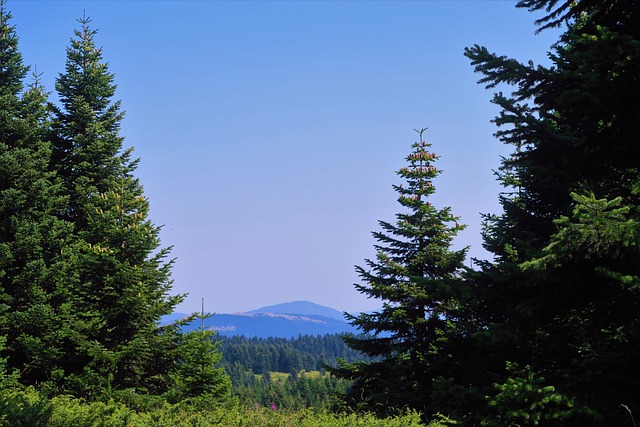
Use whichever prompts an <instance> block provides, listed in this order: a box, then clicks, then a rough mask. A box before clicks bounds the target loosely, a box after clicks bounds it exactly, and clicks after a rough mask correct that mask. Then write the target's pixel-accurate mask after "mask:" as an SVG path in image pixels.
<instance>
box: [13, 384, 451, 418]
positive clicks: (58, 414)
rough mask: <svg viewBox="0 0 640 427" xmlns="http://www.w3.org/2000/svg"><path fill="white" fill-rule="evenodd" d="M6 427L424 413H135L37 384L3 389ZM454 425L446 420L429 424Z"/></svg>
mask: <svg viewBox="0 0 640 427" xmlns="http://www.w3.org/2000/svg"><path fill="white" fill-rule="evenodd" d="M0 414H2V415H3V417H4V419H3V420H2V423H0V425H1V426H2V427H33V426H39V427H125V426H126V427H184V426H191V427H211V426H224V427H254V426H262V427H418V426H424V424H422V423H421V421H420V414H419V413H417V412H408V413H406V414H404V415H399V416H395V417H390V418H384V419H380V418H376V417H375V416H374V415H372V414H357V413H340V414H335V413H331V412H328V411H321V412H315V411H314V410H312V409H305V410H300V411H283V410H272V409H271V408H266V407H253V408H243V407H241V406H240V405H238V404H236V403H229V404H227V405H220V404H212V405H210V406H209V407H206V406H205V405H204V404H203V402H201V401H199V402H198V405H197V406H194V405H193V404H190V403H188V402H182V403H179V404H173V405H172V404H169V403H166V402H165V403H163V404H161V405H158V406H157V407H156V408H154V409H150V410H147V411H143V410H139V411H136V410H134V409H132V408H130V407H129V406H127V405H125V404H123V403H118V402H114V401H110V402H106V403H105V402H85V401H83V400H82V399H77V398H73V397H70V396H57V397H54V398H51V399H49V398H47V397H45V396H43V395H42V394H40V393H38V392H37V391H36V390H35V389H34V388H32V387H29V388H25V389H18V388H16V389H4V390H2V391H0ZM446 425H450V424H449V423H447V420H446V418H444V417H439V419H438V420H435V421H433V422H432V423H430V424H429V427H438V426H446Z"/></svg>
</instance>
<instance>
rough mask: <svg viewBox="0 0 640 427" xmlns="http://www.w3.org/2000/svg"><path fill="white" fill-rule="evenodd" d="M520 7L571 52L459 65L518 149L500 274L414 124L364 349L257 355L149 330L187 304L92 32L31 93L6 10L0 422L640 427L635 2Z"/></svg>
mask: <svg viewBox="0 0 640 427" xmlns="http://www.w3.org/2000/svg"><path fill="white" fill-rule="evenodd" d="M515 5H516V7H519V8H521V9H523V13H527V11H530V12H534V11H535V12H539V13H542V15H541V16H542V17H541V18H540V19H539V20H537V21H536V24H537V25H538V29H539V31H546V30H547V29H549V28H560V29H561V30H562V34H561V36H560V37H559V39H558V40H557V42H556V44H555V45H553V46H552V47H551V50H550V51H549V52H548V56H549V58H550V60H551V65H550V66H549V67H543V66H540V65H535V64H533V63H532V62H529V63H522V62H520V61H519V60H517V59H512V58H508V57H506V56H502V55H501V54H500V53H493V52H491V51H490V50H489V48H487V47H484V46H480V45H474V46H469V47H468V48H467V49H466V50H465V52H464V55H465V56H466V57H467V58H468V60H469V61H470V63H471V66H472V67H474V69H475V71H476V72H477V73H478V75H479V76H480V78H479V83H480V84H482V85H484V86H485V87H486V88H487V89H488V90H490V91H495V93H494V95H493V99H492V101H491V102H492V103H493V104H495V105H496V106H497V107H498V108H499V112H498V115H497V117H496V118H495V119H494V122H495V125H496V126H497V132H496V137H497V139H498V140H499V141H500V142H501V143H503V144H505V145H506V146H508V147H510V149H511V154H510V155H508V156H505V157H504V158H502V160H501V166H500V168H499V170H497V171H496V175H497V179H498V180H499V182H500V183H501V184H502V186H503V191H502V192H501V193H500V194H497V195H496V197H497V198H498V200H499V202H500V204H501V206H502V211H501V212H498V213H487V214H485V215H484V230H483V236H482V237H483V241H484V247H485V248H486V249H487V250H488V251H489V252H490V253H491V254H492V259H491V260H474V262H473V265H472V266H471V267H469V266H466V265H465V264H467V263H465V262H464V261H465V258H466V256H467V250H466V249H457V250H456V249H453V248H452V243H453V240H454V238H455V236H456V235H457V233H458V232H459V231H461V230H462V229H463V228H464V224H461V223H460V219H459V218H458V217H457V216H456V214H455V211H456V209H455V206H452V207H438V206H435V205H433V204H432V199H431V197H432V196H433V194H434V193H435V192H436V187H435V185H434V180H435V178H436V177H437V176H438V175H439V174H440V173H441V171H440V169H438V166H437V165H438V160H439V156H438V155H437V153H436V151H437V150H436V149H435V147H437V146H438V141H431V140H430V139H429V131H428V129H426V128H425V129H417V130H416V135H415V137H416V138H415V142H414V143H413V144H412V145H411V144H407V152H408V154H407V156H406V158H405V163H404V164H401V163H400V162H399V168H398V171H397V176H398V182H397V183H390V184H393V189H394V190H395V191H396V193H397V203H398V210H397V212H398V213H397V215H396V218H395V220H393V221H389V220H388V219H384V220H381V221H380V222H379V230H375V231H374V232H373V237H374V238H375V240H376V245H375V250H376V255H375V258H373V259H367V260H365V261H364V264H362V265H361V266H360V267H357V273H358V274H359V276H360V279H361V281H360V283H359V284H357V285H356V289H357V290H358V291H359V292H361V293H362V294H363V295H364V296H366V297H368V298H373V299H376V300H379V301H380V303H381V304H380V305H381V307H382V308H381V309H380V310H378V311H375V312H371V313H359V314H356V313H354V314H352V315H350V316H349V317H348V319H349V321H350V322H351V323H352V325H354V326H356V327H358V329H359V331H360V332H361V333H362V335H358V336H344V337H341V336H325V337H299V338H298V339H296V340H279V339H267V340H258V339H247V338H242V337H236V338H225V339H222V338H220V337H217V336H216V335H215V333H214V332H213V331H209V330H195V331H191V332H188V333H185V332H182V328H181V327H182V326H183V325H184V324H185V323H186V322H189V321H191V320H193V318H194V317H196V315H194V316H192V317H191V318H190V319H186V320H185V321H183V322H178V323H174V324H170V325H161V323H160V319H161V317H162V316H165V315H168V314H171V313H172V312H173V310H174V308H175V307H176V306H177V305H178V304H179V303H180V302H181V301H183V299H184V295H175V294H173V293H172V292H171V291H172V281H171V268H172V262H173V261H172V259H171V253H170V252H171V248H170V247H164V246H162V244H161V242H160V234H161V233H160V227H159V226H157V225H155V224H154V223H153V222H152V221H151V220H150V219H149V200H148V199H147V198H146V197H145V195H144V193H143V189H142V184H141V182H140V181H139V179H138V178H136V175H135V174H136V168H137V165H138V159H136V158H135V157H134V156H133V151H132V149H131V148H128V147H127V145H126V144H125V141H124V138H123V137H122V136H121V135H120V126H121V123H122V120H123V112H122V111H121V109H120V102H119V101H118V100H117V99H115V89H116V83H115V82H116V76H114V74H112V73H111V72H110V71H109V67H108V61H107V60H106V59H105V58H104V56H105V54H104V53H103V51H102V49H101V48H99V47H98V45H97V44H96V37H97V31H96V29H95V28H93V27H92V25H91V20H90V19H89V18H88V17H86V16H83V17H82V18H81V19H79V20H78V27H77V28H76V29H75V31H74V32H73V37H72V39H71V42H70V44H69V46H67V50H66V62H65V68H64V70H62V72H61V73H60V74H59V75H58V78H57V79H56V83H55V88H44V87H43V86H42V83H41V81H40V79H39V76H38V74H37V73H34V72H33V70H30V69H29V68H28V67H26V66H25V65H24V63H23V59H22V54H21V52H20V45H19V29H18V28H15V27H14V26H13V25H12V22H11V13H10V11H9V8H8V4H7V2H6V1H5V0H0V424H1V425H6V426H18V425H33V426H103V425H105V426H106V425H109V426H124V425H128V426H182V425H194V426H209V425H226V426H236V425H238V426H240V425H266V426H285V425H297V426H320V425H323V426H328V425H331V426H341V425H344V426H354V425H362V426H378V425H379V426H417V425H433V426H436V425H462V426H510V425H512V426H515V425H518V426H529V425H531V426H532V425H539V426H603V425H606V426H609V425H611V426H635V425H636V421H635V419H636V418H639V417H640V393H638V392H637V387H638V384H639V383H640V359H639V358H640V356H639V354H640V316H639V315H638V313H640V250H639V245H640V222H639V220H640V160H639V159H640V144H638V135H639V134H640V132H639V130H640V129H639V128H640V107H639V106H638V105H639V104H638V102H637V100H638V99H639V98H640V3H638V2H637V1H635V0H519V1H517V3H516V4H515ZM51 90H55V92H56V95H57V97H56V98H55V99H56V101H55V102H54V101H52V100H51V99H50V94H49V91H51ZM426 120H427V121H428V118H427V119H426ZM435 125H437V124H431V126H435ZM634 141H635V142H634ZM399 160H401V159H399ZM355 261H356V262H357V260H355ZM345 344H346V345H345Z"/></svg>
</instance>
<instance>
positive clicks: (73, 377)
mask: <svg viewBox="0 0 640 427" xmlns="http://www.w3.org/2000/svg"><path fill="white" fill-rule="evenodd" d="M79 22H80V24H81V29H80V30H77V31H76V32H75V38H74V39H72V41H71V46H70V47H69V48H68V49H67V61H66V71H65V73H63V74H61V75H60V76H59V77H58V80H57V82H56V89H57V91H58V93H59V95H60V101H61V104H62V106H61V108H57V107H56V108H54V121H53V125H52V128H53V133H54V138H53V148H54V150H53V163H52V165H53V168H54V170H55V172H56V173H57V174H58V176H59V177H60V179H61V180H62V183H63V192H64V194H65V195H66V196H67V198H68V204H67V206H66V209H65V210H64V211H63V212H62V218H63V219H65V220H66V221H68V222H69V223H71V224H73V227H74V229H73V235H72V237H71V238H70V239H69V241H68V242H67V245H66V251H67V253H66V255H67V259H66V260H65V261H66V263H65V270H64V272H63V273H64V276H63V278H62V280H61V283H60V284H59V288H58V292H59V294H60V298H61V299H62V300H63V301H64V303H63V304H62V305H61V311H63V312H64V313H65V314H66V315H67V317H66V318H65V319H66V323H65V325H64V326H65V328H67V329H65V338H66V345H65V348H64V352H65V355H64V363H62V364H61V366H60V373H61V376H62V377H61V378H58V379H57V380H55V381H54V384H53V385H54V386H55V387H56V388H57V389H59V390H65V391H69V392H72V393H74V394H77V395H82V396H85V397H91V396H95V395H96V394H98V393H100V392H101V390H112V389H129V388H130V389H135V390H138V391H141V392H145V393H146V392H149V393H161V392H164V391H165V390H166V389H167V388H168V387H169V386H170V383H169V382H168V373H169V372H168V369H170V367H171V366H172V358H174V357H176V353H175V351H174V350H175V348H176V345H177V340H178V338H179V336H178V334H177V330H176V329H175V328H170V327H167V328H160V327H158V326H157V322H158V320H159V319H160V317H161V316H162V315H165V314H169V313H171V312H172V310H173V308H174V307H175V305H176V304H177V303H179V302H180V301H181V300H182V298H183V296H180V295H178V296H169V294H168V292H169V290H170V289H171V280H170V268H171V262H170V261H169V262H166V261H165V259H166V257H167V255H168V251H169V249H168V248H160V247H159V228H158V227H156V226H155V225H154V224H152V223H151V221H149V219H148V218H147V217H148V212H149V202H148V200H147V199H146V197H145V196H144V195H143V191H142V186H141V185H140V183H139V181H138V180H137V179H136V178H135V177H134V176H133V172H134V171H135V168H136V164H137V160H131V151H132V150H131V149H128V150H123V146H122V143H123V138H122V137H121V136H119V134H118V132H119V128H120V121H121V119H122V116H123V114H122V113H121V112H120V109H119V106H120V103H119V102H113V101H112V97H113V95H114V93H115V89H116V87H115V85H114V84H113V79H114V77H113V75H112V74H110V73H109V71H108V68H107V64H106V62H104V61H103V59H102V51H101V49H99V48H97V47H96V45H95V40H94V37H95V34H96V31H95V30H92V29H91V28H90V27H89V23H90V20H89V19H87V18H83V19H81V20H80V21H79Z"/></svg>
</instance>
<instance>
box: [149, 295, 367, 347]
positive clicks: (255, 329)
mask: <svg viewBox="0 0 640 427" xmlns="http://www.w3.org/2000/svg"><path fill="white" fill-rule="evenodd" d="M186 316H187V315H186V314H182V313H173V314H171V315H169V316H165V317H164V318H163V319H162V322H163V323H164V324H166V323H170V322H172V321H176V320H178V319H181V318H184V317H186ZM204 323H205V328H207V329H213V330H216V331H218V333H219V334H220V335H224V336H234V335H242V336H246V337H257V338H268V337H274V338H296V337H298V336H300V335H326V334H339V333H344V332H351V333H357V331H356V330H355V328H353V327H352V326H351V325H349V324H348V323H347V322H346V321H345V320H344V319H343V317H342V313H341V312H340V311H338V310H335V309H333V308H329V307H324V306H321V305H318V304H314V303H311V302H308V301H295V302H290V303H284V304H278V305H273V306H269V307H262V308H258V309H256V310H252V311H250V312H247V313H233V314H214V315H213V316H211V317H209V318H207V319H205V322H204ZM201 325H202V321H201V320H199V319H197V320H195V321H194V322H192V323H191V324H189V325H187V326H186V327H185V328H184V330H187V331H188V330H193V329H197V328H199V327H201Z"/></svg>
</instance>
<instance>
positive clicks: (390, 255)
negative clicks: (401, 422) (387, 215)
mask: <svg viewBox="0 0 640 427" xmlns="http://www.w3.org/2000/svg"><path fill="white" fill-rule="evenodd" d="M517 6H518V7H521V8H526V9H529V10H531V11H544V12H545V16H544V17H543V18H541V19H540V20H538V21H537V23H538V24H539V25H540V29H541V30H544V29H545V28H549V27H558V26H562V27H563V29H564V32H563V34H562V35H561V37H560V39H559V40H558V42H557V43H556V44H555V45H554V46H552V47H551V51H550V52H549V58H550V59H551V63H552V65H551V66H550V67H543V66H535V64H533V63H532V62H530V61H529V62H528V63H527V64H524V63H521V62H519V61H517V60H515V59H510V58H507V57H504V56H499V55H497V54H494V53H491V52H490V51H489V50H488V49H487V48H485V47H482V46H478V45H476V46H473V47H470V48H467V49H466V51H465V54H466V56H467V57H468V58H469V59H470V60H471V62H472V65H473V66H474V67H475V70H476V71H477V72H479V73H481V74H482V75H483V77H482V79H481V80H480V82H481V83H483V84H486V86H487V88H498V87H500V88H503V87H511V88H512V92H511V93H510V94H505V93H503V92H498V93H496V94H495V95H494V98H493V103H495V104H496V105H497V106H499V107H500V112H499V115H498V116H497V117H496V119H495V123H496V124H497V125H498V126H499V130H498V132H497V133H496V136H497V137H498V139H499V140H500V141H501V142H503V143H505V144H507V145H509V146H511V147H512V148H513V152H512V153H511V155H509V156H507V157H505V158H503V159H502V165H501V167H500V169H499V171H498V179H499V181H500V182H501V183H502V185H503V186H504V191H503V192H502V193H501V194H500V195H499V200H500V203H501V205H502V208H503V211H502V212H501V213H498V214H488V215H486V216H485V217H484V219H485V227H484V233H483V237H484V246H485V248H486V249H487V250H489V251H490V252H491V253H492V254H493V259H492V260H489V261H476V263H475V269H466V268H463V266H462V264H461V262H460V261H461V257H462V255H463V253H462V252H461V251H452V250H450V249H449V247H450V244H451V238H452V236H453V235H455V232H456V231H457V230H459V225H458V224H457V223H456V222H455V221H456V218H455V217H453V216H450V217H447V214H448V213H449V211H448V208H443V209H435V208H434V207H432V206H431V204H430V203H429V201H428V200H427V199H428V197H429V196H430V195H431V194H432V193H433V183H432V180H433V178H435V176H436V175H437V173H438V171H437V169H436V168H435V166H434V164H433V163H434V162H435V161H436V160H437V156H435V155H434V154H433V153H430V152H429V151H427V148H428V147H429V144H425V143H424V141H422V138H420V141H419V142H418V143H416V144H414V146H413V151H412V152H411V153H410V154H409V156H408V157H407V159H406V160H407V166H405V167H403V168H402V169H400V170H399V171H398V175H399V176H400V177H401V178H402V179H403V180H404V181H405V182H403V184H404V185H406V186H403V185H399V186H396V187H395V189H396V191H397V192H398V193H399V197H398V201H399V203H400V204H401V206H402V208H403V211H402V213H400V214H398V215H397V218H396V222H395V223H393V224H392V223H387V222H381V223H380V226H381V228H382V231H381V232H376V233H374V237H375V238H376V239H377V241H378V242H379V243H378V245H377V246H376V249H377V257H376V259H375V260H367V268H359V269H358V272H359V273H360V277H361V279H362V283H361V284H358V285H357V289H358V290H360V291H361V292H362V293H364V294H366V295H367V296H368V297H372V298H378V299H380V300H382V301H383V304H384V305H383V309H382V310H380V311H379V312H376V313H372V314H366V315H365V314H363V315H359V316H353V317H351V322H352V324H354V325H355V326H358V327H359V328H360V329H361V330H362V331H363V332H368V333H372V334H375V333H378V332H385V333H386V334H387V336H386V337H379V336H378V337H372V338H367V339H351V340H349V343H350V344H351V345H352V347H353V348H355V349H358V350H361V351H363V352H365V353H366V354H368V355H370V356H379V357H381V358H382V360H378V361H374V362H369V363H367V362H359V363H345V364H342V365H341V366H340V368H339V369H337V370H336V371H335V373H337V374H338V375H340V376H341V377H344V378H349V379H352V380H353V381H355V383H354V387H353V388H352V389H351V391H350V393H349V394H348V395H347V396H346V403H347V404H350V405H352V406H356V407H361V408H365V409H368V410H374V411H378V412H383V413H384V412H393V411H394V410H397V409H398V408H403V407H407V406H408V407H412V408H417V409H419V410H421V411H423V412H424V413H425V414H431V413H435V412H441V413H445V414H448V415H450V416H452V417H453V418H454V419H456V420H458V421H459V422H460V423H462V424H463V425H470V426H473V425H485V426H493V425H495V426H501V425H553V426H555V425H557V426H574V425H575V426H589V425H593V426H600V425H634V422H633V416H634V415H635V416H636V417H637V416H638V414H639V413H640V397H639V396H640V395H639V394H638V393H637V384H638V382H639V380H640V363H638V362H639V361H640V360H639V357H640V355H639V354H640V353H639V352H638V349H640V320H639V317H638V312H639V309H640V250H639V247H640V222H639V220H640V196H639V195H640V163H639V159H640V152H639V150H640V144H638V141H637V139H638V134H639V132H638V131H639V126H640V107H639V106H638V105H639V104H638V103H637V99H638V96H639V95H640V79H639V78H638V76H640V3H638V2H637V1H633V0H606V1H596V0H571V1H569V0H567V1H564V0H560V1H557V0H521V1H519V2H518V3H517ZM420 134H421V135H420V136H421V137H422V131H421V132H420Z"/></svg>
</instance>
